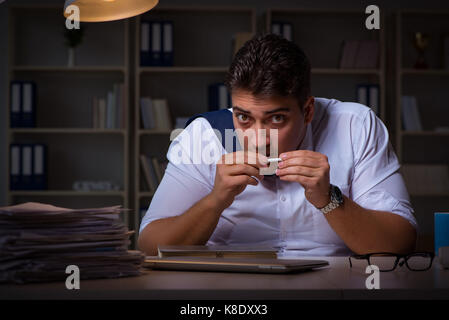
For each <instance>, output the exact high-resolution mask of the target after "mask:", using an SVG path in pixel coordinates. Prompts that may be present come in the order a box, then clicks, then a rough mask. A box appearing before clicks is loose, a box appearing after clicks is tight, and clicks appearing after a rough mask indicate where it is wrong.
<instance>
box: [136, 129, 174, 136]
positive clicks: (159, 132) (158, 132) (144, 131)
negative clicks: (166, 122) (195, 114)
mask: <svg viewBox="0 0 449 320" xmlns="http://www.w3.org/2000/svg"><path fill="white" fill-rule="evenodd" d="M174 130H176V129H173V130H159V129H141V130H139V131H138V134H139V135H153V134H154V135H162V134H166V135H170V134H171V133H172V132H173V131H174Z"/></svg>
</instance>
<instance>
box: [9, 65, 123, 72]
mask: <svg viewBox="0 0 449 320" xmlns="http://www.w3.org/2000/svg"><path fill="white" fill-rule="evenodd" d="M11 69H12V71H26V72H126V67H124V66H74V67H66V66H14V67H12V68H11Z"/></svg>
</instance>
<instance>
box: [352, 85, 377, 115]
mask: <svg viewBox="0 0 449 320" xmlns="http://www.w3.org/2000/svg"><path fill="white" fill-rule="evenodd" d="M356 95H357V102H358V103H360V104H363V105H364V106H367V107H370V108H371V109H372V110H373V111H374V113H376V115H379V106H380V103H379V86H378V85H377V84H359V85H358V86H357V92H356Z"/></svg>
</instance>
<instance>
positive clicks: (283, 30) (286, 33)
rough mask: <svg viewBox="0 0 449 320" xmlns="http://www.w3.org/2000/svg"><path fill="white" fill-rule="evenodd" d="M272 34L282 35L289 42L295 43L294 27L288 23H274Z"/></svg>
mask: <svg viewBox="0 0 449 320" xmlns="http://www.w3.org/2000/svg"><path fill="white" fill-rule="evenodd" d="M271 33H274V34H277V35H280V36H282V37H284V38H285V39H287V40H289V41H293V25H292V24H291V23H288V22H278V21H277V22H273V23H272V24H271Z"/></svg>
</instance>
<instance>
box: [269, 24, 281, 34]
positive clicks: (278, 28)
mask: <svg viewBox="0 0 449 320" xmlns="http://www.w3.org/2000/svg"><path fill="white" fill-rule="evenodd" d="M271 33H274V34H277V35H282V33H281V24H280V23H279V22H273V23H272V24H271Z"/></svg>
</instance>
